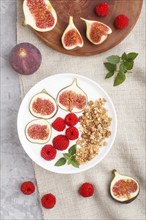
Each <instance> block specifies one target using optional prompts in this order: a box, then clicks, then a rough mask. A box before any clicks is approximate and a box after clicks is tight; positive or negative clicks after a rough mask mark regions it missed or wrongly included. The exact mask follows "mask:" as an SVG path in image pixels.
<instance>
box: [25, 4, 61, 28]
mask: <svg viewBox="0 0 146 220" xmlns="http://www.w3.org/2000/svg"><path fill="white" fill-rule="evenodd" d="M23 12H24V16H25V21H24V25H29V26H31V27H32V28H33V29H35V30H36V31H40V32H47V31H51V30H52V29H53V28H54V27H55V25H56V23H57V14H56V11H55V10H54V8H53V7H52V5H51V3H50V1H49V0H37V1H34V0H24V2H23Z"/></svg>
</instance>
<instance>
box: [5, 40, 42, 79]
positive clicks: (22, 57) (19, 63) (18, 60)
mask: <svg viewBox="0 0 146 220" xmlns="http://www.w3.org/2000/svg"><path fill="white" fill-rule="evenodd" d="M41 62H42V55H41V53H40V51H39V50H38V48H36V47H35V46H34V45H33V44H30V43H27V42H24V43H20V44H17V45H16V46H15V47H14V48H13V49H12V50H11V52H10V55H9V63H10V65H11V67H12V68H13V69H14V70H15V71H16V72H17V73H20V74H22V75H30V74H33V73H34V72H36V71H37V70H38V69H39V67H40V65H41Z"/></svg>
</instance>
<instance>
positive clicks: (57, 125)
mask: <svg viewBox="0 0 146 220" xmlns="http://www.w3.org/2000/svg"><path fill="white" fill-rule="evenodd" d="M52 127H53V128H54V129H55V130H57V131H63V130H64V129H65V122H64V120H63V119H62V118H60V117H58V118H56V119H55V121H54V122H53V123H52Z"/></svg>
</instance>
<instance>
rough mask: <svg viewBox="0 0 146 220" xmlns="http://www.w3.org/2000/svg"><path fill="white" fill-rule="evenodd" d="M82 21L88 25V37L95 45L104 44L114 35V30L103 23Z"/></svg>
mask: <svg viewBox="0 0 146 220" xmlns="http://www.w3.org/2000/svg"><path fill="white" fill-rule="evenodd" d="M81 20H83V21H85V23H86V37H87V38H88V40H89V41H90V42H91V43H93V44H95V45H98V44H101V43H103V42H104V41H105V40H106V39H107V37H108V35H109V34H111V33H112V29H111V28H110V27H109V26H107V25H106V24H104V23H102V22H99V21H93V20H87V19H84V18H81Z"/></svg>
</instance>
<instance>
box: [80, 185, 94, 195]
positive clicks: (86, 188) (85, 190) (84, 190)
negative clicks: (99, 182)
mask: <svg viewBox="0 0 146 220" xmlns="http://www.w3.org/2000/svg"><path fill="white" fill-rule="evenodd" d="M79 193H80V195H81V196H83V197H90V196H92V195H93V194H94V186H93V185H92V184H91V183H84V184H82V185H81V187H80V189H79Z"/></svg>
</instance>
